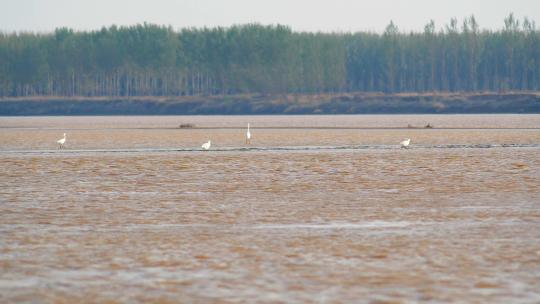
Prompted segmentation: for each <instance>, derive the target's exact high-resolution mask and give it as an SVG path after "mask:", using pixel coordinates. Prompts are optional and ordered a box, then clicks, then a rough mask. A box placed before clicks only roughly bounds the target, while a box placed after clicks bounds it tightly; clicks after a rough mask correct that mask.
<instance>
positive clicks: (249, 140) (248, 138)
mask: <svg viewBox="0 0 540 304" xmlns="http://www.w3.org/2000/svg"><path fill="white" fill-rule="evenodd" d="M250 143H251V132H249V123H248V129H247V132H246V144H248V145H249V144H250Z"/></svg>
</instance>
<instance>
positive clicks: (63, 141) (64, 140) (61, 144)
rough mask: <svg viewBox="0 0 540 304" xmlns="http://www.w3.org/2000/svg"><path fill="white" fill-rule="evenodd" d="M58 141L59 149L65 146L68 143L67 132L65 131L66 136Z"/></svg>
mask: <svg viewBox="0 0 540 304" xmlns="http://www.w3.org/2000/svg"><path fill="white" fill-rule="evenodd" d="M56 142H57V143H58V149H62V148H64V144H65V143H66V133H64V137H63V138H60V139H59V140H57V141H56Z"/></svg>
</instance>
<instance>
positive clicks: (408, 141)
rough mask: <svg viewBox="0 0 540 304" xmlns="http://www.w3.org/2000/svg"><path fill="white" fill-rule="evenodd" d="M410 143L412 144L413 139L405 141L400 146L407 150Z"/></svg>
mask: <svg viewBox="0 0 540 304" xmlns="http://www.w3.org/2000/svg"><path fill="white" fill-rule="evenodd" d="M410 143H411V139H410V138H406V139H405V140H404V141H402V142H400V143H399V144H400V145H401V147H402V148H407V147H409V144H410Z"/></svg>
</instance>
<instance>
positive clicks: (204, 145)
mask: <svg viewBox="0 0 540 304" xmlns="http://www.w3.org/2000/svg"><path fill="white" fill-rule="evenodd" d="M210 145H212V142H211V141H210V140H208V142H206V143H204V144H203V145H202V146H201V148H203V149H204V150H209V149H210Z"/></svg>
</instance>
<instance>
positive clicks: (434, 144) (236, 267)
mask: <svg viewBox="0 0 540 304" xmlns="http://www.w3.org/2000/svg"><path fill="white" fill-rule="evenodd" d="M247 122H250V123H251V126H252V127H253V128H254V129H252V133H253V141H252V143H251V145H250V146H249V147H255V148H257V147H258V148H261V149H260V150H257V149H253V150H245V148H246V147H247V146H246V145H245V143H244V138H243V136H244V132H245V130H244V129H243V126H244V125H245V124H246V123H247ZM428 122H429V123H431V124H433V125H434V126H435V128H434V129H408V128H406V126H407V124H412V125H418V126H421V125H423V124H426V123H428ZM181 123H192V124H194V125H195V127H196V128H194V129H179V128H177V127H178V125H180V124H181ZM237 127H238V128H237ZM275 127H280V128H275ZM284 127H290V128H289V129H287V128H284ZM538 128H540V116H539V115H524V116H520V115H479V116H475V115H471V116H442V115H441V116H432V115H413V116H382V115H381V116H293V117H287V116H233V117H219V116H218V117H216V116H214V117H207V116H196V117H194V116H192V117H186V116H183V117H182V116H168V117H33V118H28V117H19V118H6V117H3V118H0V162H1V164H2V172H1V174H0V214H1V216H0V301H1V302H60V303H63V302H64V303H71V302H107V301H110V302H163V303H167V302H218V303H220V302H254V301H258V302H272V303H276V302H277V303H280V302H317V303H319V302H383V303H384V302H392V303H393V302H398V303H400V302H422V301H426V302H429V301H432V302H447V301H448V302H478V303H480V302H482V303H485V302H499V303H510V302H522V303H536V302H538V301H540V292H539V291H538V286H539V285H540V242H539V241H538V240H540V208H539V207H540V205H539V202H540V190H539V189H540V187H539V186H540V129H538ZM64 132H66V133H68V141H67V143H66V147H65V149H64V150H63V151H62V150H57V149H56V146H55V141H56V140H57V139H59V138H60V137H61V136H62V133H64ZM405 137H410V138H412V142H411V148H410V149H400V148H399V147H398V143H399V141H401V140H402V139H403V138H405ZM207 139H212V142H213V148H214V151H212V150H210V151H207V152H203V151H199V147H200V144H202V143H203V142H205V141H206V140H207ZM357 145H359V146H362V148H356V147H357ZM283 147H292V148H294V149H283V150H282V149H280V148H283ZM295 147H296V148H295ZM313 147H318V148H317V149H310V148H313ZM163 148H173V149H174V148H181V149H184V150H182V151H174V150H168V149H163ZM222 148H226V149H225V150H220V149H222ZM262 148H264V149H262ZM118 149H123V151H118ZM216 150H217V151H216Z"/></svg>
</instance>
